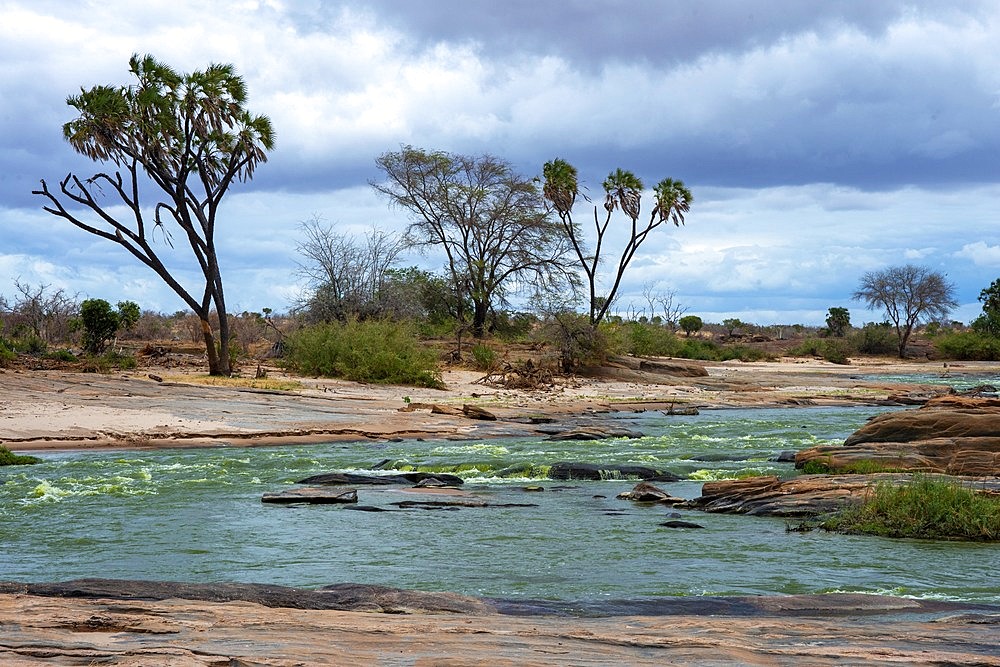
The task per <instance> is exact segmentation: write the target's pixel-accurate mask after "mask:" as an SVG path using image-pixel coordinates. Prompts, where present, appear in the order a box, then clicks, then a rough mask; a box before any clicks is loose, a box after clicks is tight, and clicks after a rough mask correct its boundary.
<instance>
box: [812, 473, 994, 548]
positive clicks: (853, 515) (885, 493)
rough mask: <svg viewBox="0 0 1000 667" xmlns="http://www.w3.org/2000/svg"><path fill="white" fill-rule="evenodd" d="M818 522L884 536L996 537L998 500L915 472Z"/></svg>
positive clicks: (988, 538) (841, 530)
mask: <svg viewBox="0 0 1000 667" xmlns="http://www.w3.org/2000/svg"><path fill="white" fill-rule="evenodd" d="M823 526H824V528H828V529H830V530H836V531H839V532H847V533H862V534H867V535H880V536H883V537H912V538H923V539H959V540H1000V500H997V499H996V498H989V497H986V496H983V495H981V494H978V493H976V492H975V491H973V490H972V489H969V488H966V487H963V486H962V485H961V484H959V483H958V482H954V481H949V480H944V479H936V478H933V477H927V476H924V475H915V476H914V478H913V480H912V481H911V482H910V483H909V484H893V483H891V482H880V483H879V484H877V485H876V486H875V487H874V489H873V490H872V492H871V494H870V495H869V497H868V498H867V499H866V500H865V502H864V503H863V504H862V505H861V506H859V507H852V508H848V509H846V510H843V511H842V512H840V513H839V514H838V515H837V516H835V517H833V518H831V519H829V520H827V521H826V522H825V523H824V524H823Z"/></svg>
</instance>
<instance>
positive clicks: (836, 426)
mask: <svg viewBox="0 0 1000 667" xmlns="http://www.w3.org/2000/svg"><path fill="white" fill-rule="evenodd" d="M879 412H884V408H808V409H804V408H798V409H780V410H718V411H705V412H703V413H702V414H701V415H697V416H686V417H680V416H673V417H667V416H664V415H660V414H659V413H646V414H628V415H625V414H620V415H617V419H618V420H619V421H618V422H617V423H620V424H621V425H624V426H627V427H630V428H636V429H638V430H641V431H642V432H644V433H646V434H647V435H646V437H643V438H640V439H636V440H621V439H615V440H606V441H597V442H548V441H545V440H542V439H507V440H492V441H415V440H410V441H402V442H389V443H369V442H363V443H335V444H325V445H311V446H282V447H269V448H249V449H237V448H217V449H188V450H159V451H141V452H137V451H119V452H101V453H89V452H80V453H49V454H42V456H43V458H44V463H42V464H39V465H36V466H19V467H10V468H2V469H0V544H2V552H0V580H15V581H57V580H65V579H71V578H77V577H108V578H129V579H155V580H177V581H181V580H183V581H192V582H213V581H240V582H263V583H274V584H283V585H290V586H302V587H318V586H322V585H326V584H330V583H336V582H359V583H373V584H383V585H389V586H397V587H403V588H414V589H422V590H448V591H455V592H459V593H465V594H471V595H480V596H488V597H498V598H513V599H523V600H530V599H539V600H557V601H575V602H578V603H580V604H583V605H591V606H595V605H596V606H599V605H601V604H608V605H612V604H614V601H616V600H619V601H620V600H651V599H657V598H662V596H681V595H747V594H781V593H816V592H829V591H864V592H873V593H874V592H879V593H890V594H896V595H912V596H919V597H932V598H941V599H957V600H967V601H977V602H990V603H998V602H1000V580H998V579H997V578H996V577H995V576H994V573H995V572H996V571H997V570H998V569H1000V548H998V547H997V545H991V544H962V543H950V542H933V541H921V540H888V539H881V538H874V537H860V536H845V535H837V534H829V533H825V532H822V531H814V532H810V533H798V532H788V531H786V525H787V522H786V521H785V520H782V519H774V518H760V517H743V516H728V515H720V514H705V513H699V512H694V511H680V514H681V518H683V519H684V520H686V521H692V522H695V523H698V524H700V525H702V526H703V527H704V529H701V530H698V529H688V530H683V529H681V530H679V529H672V528H666V527H662V526H660V524H661V523H662V522H664V521H666V520H667V519H668V518H669V517H668V515H669V514H671V513H672V512H675V510H673V509H671V508H666V507H663V506H646V505H638V504H633V503H630V502H628V501H623V500H618V499H616V498H615V496H616V495H617V494H618V493H621V492H623V491H627V490H629V489H630V488H631V487H632V486H633V485H634V483H635V482H634V481H627V480H603V481H593V482H578V481H574V482H557V481H552V480H548V479H546V478H545V477H544V473H545V471H546V469H547V466H548V465H550V464H551V463H553V462H556V461H582V462H591V463H629V464H641V465H646V466H650V467H655V468H662V469H666V470H669V471H671V472H674V473H677V474H680V475H684V476H685V477H686V478H687V479H685V481H681V482H674V483H662V484H658V486H661V487H662V488H664V489H665V490H667V491H669V492H671V493H672V494H674V495H679V496H683V497H687V498H692V497H695V496H697V495H699V492H700V488H701V481H702V480H707V479H719V478H726V477H735V476H739V475H742V474H758V473H767V474H777V475H781V476H791V475H794V474H795V471H794V470H793V468H792V465H791V464H788V463H777V462H774V461H773V460H772V459H774V458H776V457H777V455H778V454H780V453H781V452H782V451H786V450H797V449H802V448H805V447H809V446H813V445H818V444H837V443H840V442H842V440H843V438H844V437H846V436H847V435H848V434H850V433H851V432H852V431H854V430H855V429H856V428H858V427H859V426H860V425H861V424H862V423H864V421H865V419H866V418H868V417H869V416H871V415H873V414H877V413H879ZM386 460H388V463H383V462H384V461H386ZM379 463H382V466H381V467H383V468H395V469H415V470H417V469H419V470H432V471H455V472H456V473H457V474H459V475H461V476H462V477H463V478H465V480H466V484H465V487H464V488H465V489H466V490H467V491H470V492H472V493H475V494H476V495H477V496H481V497H483V498H485V499H486V500H488V501H490V502H492V503H498V504H500V503H515V504H526V503H529V504H531V505H532V506H530V507H485V508H462V509H457V510H452V511H447V510H441V509H439V510H425V509H406V510H402V509H399V507H398V506H396V505H393V504H392V503H394V502H398V501H401V500H408V499H416V498H418V496H415V495H412V494H406V493H404V492H402V491H401V490H399V489H381V488H380V489H369V488H366V487H361V488H360V489H359V496H360V501H361V503H362V504H365V505H373V506H379V507H382V508H384V509H391V510H394V511H385V512H377V513H376V512H360V511H349V510H347V509H345V508H344V507H343V506H336V505H309V506H306V505H297V506H281V505H269V504H263V503H261V502H260V497H261V494H262V493H264V492H268V491H278V490H282V489H285V488H289V487H290V486H293V485H294V483H295V482H296V481H297V480H299V479H302V478H304V477H307V476H309V475H313V474H317V473H322V472H329V471H334V470H349V471H355V472H366V471H368V472H375V471H373V470H372V469H373V468H374V467H376V466H377V465H378V464H379ZM530 487H542V488H544V491H530V490H526V488H530Z"/></svg>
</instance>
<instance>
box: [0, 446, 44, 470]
mask: <svg viewBox="0 0 1000 667" xmlns="http://www.w3.org/2000/svg"><path fill="white" fill-rule="evenodd" d="M41 462H42V459H40V458H38V457H37V456H27V455H24V454H15V453H14V452H12V451H10V450H9V449H7V448H6V447H0V466H26V465H34V464H36V463H41Z"/></svg>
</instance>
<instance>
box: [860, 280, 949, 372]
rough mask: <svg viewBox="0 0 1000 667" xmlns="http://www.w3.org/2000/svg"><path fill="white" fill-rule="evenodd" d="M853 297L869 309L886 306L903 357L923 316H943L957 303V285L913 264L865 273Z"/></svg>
mask: <svg viewBox="0 0 1000 667" xmlns="http://www.w3.org/2000/svg"><path fill="white" fill-rule="evenodd" d="M854 299H855V300H856V301H863V302H865V304H866V305H867V306H868V309H869V310H874V309H883V310H885V314H886V317H887V318H888V319H889V321H890V322H891V323H892V325H893V326H894V327H895V329H896V336H897V338H898V345H899V348H898V351H899V358H900V359H902V358H904V357H905V356H906V344H907V342H908V341H909V340H910V334H912V333H913V328H914V327H915V326H916V325H917V324H918V323H919V322H920V321H921V320H925V319H926V320H928V321H930V320H935V319H942V318H944V317H946V316H947V315H948V313H949V312H950V311H951V309H952V308H954V307H955V306H957V305H958V302H957V301H956V300H955V286H954V285H952V284H951V283H949V282H948V281H947V280H946V279H945V277H944V276H943V275H942V274H940V273H938V272H937V271H931V270H929V269H927V268H924V267H922V266H914V265H912V264H907V265H906V266H893V267H890V268H888V269H885V270H883V271H869V272H867V273H865V274H864V275H863V276H862V277H861V283H860V285H859V286H858V290H857V291H856V292H855V293H854Z"/></svg>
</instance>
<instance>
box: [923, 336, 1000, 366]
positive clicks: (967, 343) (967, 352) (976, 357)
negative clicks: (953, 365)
mask: <svg viewBox="0 0 1000 667" xmlns="http://www.w3.org/2000/svg"><path fill="white" fill-rule="evenodd" d="M934 347H935V348H936V349H937V351H938V353H939V354H940V355H941V356H943V357H945V358H947V359H959V360H962V361H1000V339H997V338H994V337H993V336H989V335H985V334H981V333H978V332H976V331H963V332H956V333H946V334H940V335H938V336H937V337H936V338H935V339H934Z"/></svg>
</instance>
